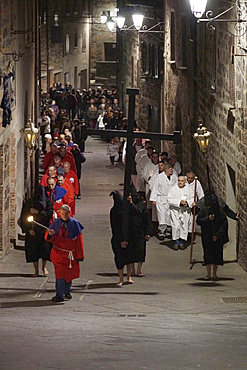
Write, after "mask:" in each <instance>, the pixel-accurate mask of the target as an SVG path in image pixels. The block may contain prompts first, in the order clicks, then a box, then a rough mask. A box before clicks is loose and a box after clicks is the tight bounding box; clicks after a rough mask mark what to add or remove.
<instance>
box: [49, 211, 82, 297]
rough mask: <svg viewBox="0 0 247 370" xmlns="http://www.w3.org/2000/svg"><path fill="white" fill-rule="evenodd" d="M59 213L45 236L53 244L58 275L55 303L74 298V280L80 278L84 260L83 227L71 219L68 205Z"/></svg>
mask: <svg viewBox="0 0 247 370" xmlns="http://www.w3.org/2000/svg"><path fill="white" fill-rule="evenodd" d="M59 213H60V218H58V219H56V220H55V221H53V223H52V224H51V225H50V226H49V230H47V231H46V234H45V239H46V240H47V241H49V242H51V243H52V244H53V248H52V250H51V256H50V258H51V261H52V263H53V265H54V268H55V275H56V295H55V296H54V297H53V298H52V301H53V302H63V301H64V298H66V299H71V298H72V295H71V294H70V292H71V285H72V280H74V279H77V278H79V277H80V265H79V261H83V260H84V248H83V237H82V230H83V226H82V225H81V224H80V223H79V222H78V221H77V220H75V219H74V218H71V217H69V214H70V207H69V206H68V205H66V204H64V205H62V206H61V207H60V209H59Z"/></svg>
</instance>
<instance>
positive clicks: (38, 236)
mask: <svg viewBox="0 0 247 370" xmlns="http://www.w3.org/2000/svg"><path fill="white" fill-rule="evenodd" d="M30 208H35V209H36V210H38V214H35V215H32V216H33V219H34V221H37V222H39V223H40V224H42V225H44V226H47V227H48V226H49V224H50V219H51V217H52V214H53V207H52V203H51V201H50V199H48V198H47V197H46V195H45V188H44V187H43V186H41V185H39V186H38V187H37V189H36V190H35V193H34V196H33V198H31V199H29V200H28V201H27V202H26V203H25V204H24V205H23V207H22V211H21V216H20V221H21V229H22V232H23V233H25V234H26V235H25V254H26V261H27V262H38V260H39V259H40V258H42V259H43V260H49V261H50V251H51V243H48V242H47V241H45V240H44V234H45V231H46V230H45V229H43V228H42V227H40V226H38V225H35V224H33V223H32V222H29V221H28V220H27V219H28V217H29V216H31V213H30ZM31 229H32V230H34V232H35V235H31V234H30V233H29V230H31Z"/></svg>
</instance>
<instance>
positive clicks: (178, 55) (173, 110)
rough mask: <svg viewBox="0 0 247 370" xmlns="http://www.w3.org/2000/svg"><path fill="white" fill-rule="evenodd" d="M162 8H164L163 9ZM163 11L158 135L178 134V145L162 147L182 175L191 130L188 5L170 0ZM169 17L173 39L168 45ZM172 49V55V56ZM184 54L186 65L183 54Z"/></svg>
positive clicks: (189, 158) (189, 156)
mask: <svg viewBox="0 0 247 370" xmlns="http://www.w3.org/2000/svg"><path fill="white" fill-rule="evenodd" d="M165 5H166V7H165ZM164 8H165V41H164V103H163V106H164V112H163V115H164V122H163V127H162V131H163V132H168V133H173V131H174V130H178V131H180V130H182V133H183V135H182V143H181V144H180V145H174V144H172V143H170V142H165V143H163V149H164V150H167V151H168V152H169V153H176V154H177V155H178V160H179V162H181V166H182V171H183V173H185V172H186V171H188V170H189V169H191V168H194V170H195V164H194V163H193V152H194V143H193V140H192V136H191V132H192V131H193V126H194V107H193V94H194V83H195V81H194V78H195V76H194V74H195V69H194V65H193V53H194V45H195V42H194V41H193V34H192V29H193V28H192V27H191V22H192V21H193V20H192V19H191V18H192V16H191V14H190V13H189V9H188V4H187V3H184V2H183V3H182V2H179V4H178V2H177V1H173V0H167V1H166V2H164ZM172 13H173V17H174V18H173V19H174V27H173V31H174V38H173V41H171V33H172V29H171V28H172V22H171V17H172ZM172 48H173V53H174V55H172ZM184 50H186V56H187V58H186V61H184V60H183V53H184Z"/></svg>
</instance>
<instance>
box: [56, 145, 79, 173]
mask: <svg viewBox="0 0 247 370" xmlns="http://www.w3.org/2000/svg"><path fill="white" fill-rule="evenodd" d="M58 152H59V156H60V158H61V165H63V163H64V162H69V163H70V168H71V170H72V171H74V172H77V168H76V164H75V159H74V156H73V154H72V153H70V152H69V151H68V150H67V147H66V146H65V145H64V144H60V145H59V147H58Z"/></svg>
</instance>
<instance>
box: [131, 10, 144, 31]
mask: <svg viewBox="0 0 247 370" xmlns="http://www.w3.org/2000/svg"><path fill="white" fill-rule="evenodd" d="M143 18H144V15H143V14H142V12H141V10H140V9H137V10H136V12H135V13H134V14H132V19H133V23H134V26H135V28H136V29H137V31H139V30H140V29H141V28H142V23H143Z"/></svg>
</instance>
